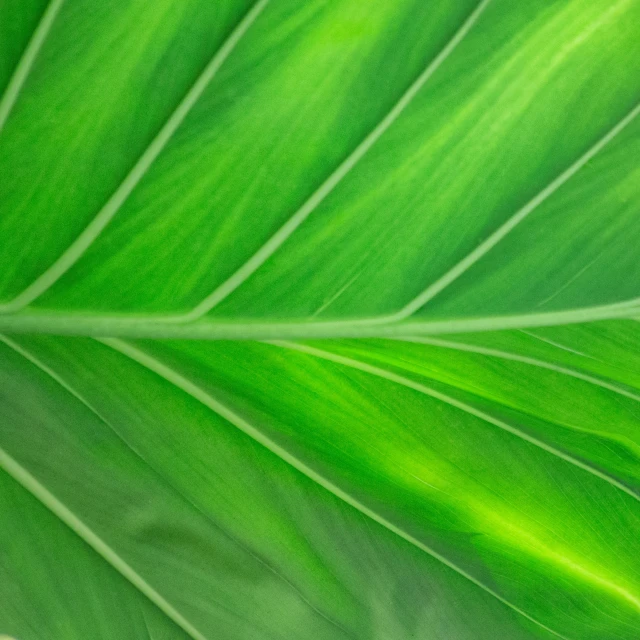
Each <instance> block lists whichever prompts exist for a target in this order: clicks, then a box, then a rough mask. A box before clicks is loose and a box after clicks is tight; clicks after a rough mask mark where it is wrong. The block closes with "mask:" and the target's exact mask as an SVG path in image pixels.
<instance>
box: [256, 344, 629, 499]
mask: <svg viewBox="0 0 640 640" xmlns="http://www.w3.org/2000/svg"><path fill="white" fill-rule="evenodd" d="M268 344H272V345H275V346H278V347H281V348H284V349H290V350H293V351H299V352H301V353H306V354H308V355H311V356H314V357H316V358H321V359H323V360H328V361H330V362H334V363H336V364H341V365H343V366H346V367H351V368H352V369H358V370H360V371H363V372H364V373H368V374H370V375H374V376H376V377H378V378H383V379H385V380H389V381H390V382H394V383H396V384H399V385H402V386H403V387H407V388H409V389H413V390H414V391H418V392H419V393H423V394H424V395H427V396H430V397H431V398H435V399H436V400H439V401H440V402H444V403H446V404H448V405H450V406H452V407H455V408H456V409H460V410H461V411H464V412H465V413H468V414H469V415H472V416H474V417H476V418H478V419H480V420H482V421H484V422H488V423H489V424H492V425H494V426H496V427H498V428H500V429H502V430H504V431H507V432H509V433H511V434H512V435H514V436H516V437H518V438H521V439H522V440H526V441H527V442H529V443H531V444H533V445H535V446H536V447H539V448H540V449H543V450H544V451H546V452H547V453H550V454H551V455H553V456H556V457H558V458H561V459H562V460H564V461H565V462H569V463H570V464H572V465H575V466H576V467H580V468H581V469H583V470H584V471H587V472H588V473H590V474H592V475H594V476H596V477H598V478H600V479H601V480H604V481H605V482H608V483H609V484H611V485H613V486H614V487H617V488H618V489H620V490H621V491H624V492H625V493H627V494H629V495H630V496H631V497H632V498H635V499H636V500H638V501H640V496H638V495H637V494H636V493H635V492H634V491H633V490H631V489H630V488H629V487H627V486H626V485H624V484H623V483H622V482H620V481H619V480H617V479H616V478H614V477H612V476H610V475H608V474H606V473H603V472H602V471H600V470H599V469H596V468H595V467H593V466H591V465H590V464H587V463H585V462H583V461H582V460H579V459H578V458H574V457H573V456H571V455H569V454H567V453H565V452H564V451H562V450H560V449H556V448H555V447H553V446H551V445H549V444H547V443H546V442H544V441H543V440H540V439H538V438H535V437H533V436H531V435H529V434H528V433H526V432H525V431H522V430H521V429H518V428H517V427H514V426H513V425H510V424H508V423H506V422H503V421H502V420H498V419H497V418H494V417H493V416H492V415H489V414H488V413H485V412H484V411H480V410H478V409H476V408H475V407H473V406H471V405H469V404H467V403H465V402H461V401H460V400H457V399H456V398H453V397H451V396H448V395H446V394H444V393H441V392H440V391H437V390H436V389H432V388H431V387H427V386H426V385H423V384H420V383H418V382H414V381H413V380H410V379H409V378H405V377H404V376H400V375H398V374H395V373H393V372H391V371H387V370H386V369H382V368H380V367H376V366H374V365H370V364H367V363H366V362H361V361H360V360H355V359H353V358H348V357H346V356H341V355H338V354H335V353H332V352H330V351H325V350H323V349H318V348H316V347H310V346H308V345H303V344H297V343H294V342H286V341H284V340H272V341H268Z"/></svg>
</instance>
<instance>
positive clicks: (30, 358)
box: [0, 334, 349, 636]
mask: <svg viewBox="0 0 640 640" xmlns="http://www.w3.org/2000/svg"><path fill="white" fill-rule="evenodd" d="M0 342H4V344H6V345H7V346H8V347H9V348H10V349H13V350H14V351H15V352H16V353H18V354H19V355H21V356H22V357H23V358H24V359H25V360H27V361H28V362H30V363H31V364H33V365H34V366H36V367H37V368H38V369H40V370H41V371H43V372H44V373H45V374H47V375H48V376H49V377H50V378H51V379H52V380H55V382H56V383H57V384H59V385H60V386H61V387H62V388H63V389H64V390H65V391H67V392H68V393H69V394H70V395H71V396H73V397H74V398H75V399H76V400H78V401H79V402H80V403H81V404H83V405H84V406H85V407H86V408H87V409H88V410H89V411H90V412H91V413H93V414H94V415H95V416H96V417H97V418H98V419H99V420H100V421H101V422H103V423H104V424H105V425H106V426H107V427H109V429H110V430H111V431H112V432H113V433H114V435H115V436H116V437H117V438H118V440H120V441H121V442H123V443H124V444H125V446H126V447H127V448H128V449H129V450H130V451H131V452H132V453H133V454H134V455H135V456H136V458H138V459H139V460H140V461H141V462H142V463H143V464H144V465H145V466H147V467H149V468H150V469H151V470H152V471H153V472H154V473H155V474H156V475H157V476H158V477H159V478H160V479H161V480H162V482H163V483H164V484H166V486H168V487H170V488H171V490H172V491H174V492H175V493H176V494H177V495H179V496H180V498H181V499H182V500H184V501H185V502H186V503H187V504H189V505H190V506H191V507H193V508H194V509H195V510H196V511H197V512H198V513H200V514H201V515H202V516H204V517H205V518H206V519H207V521H209V522H210V523H211V524H212V525H213V526H214V527H215V528H216V529H218V530H220V531H221V532H222V533H223V534H224V535H225V536H226V537H227V538H229V539H230V540H232V541H233V542H234V544H236V545H238V546H239V547H240V548H242V549H243V550H244V551H245V552H246V553H247V554H248V555H249V556H251V557H252V558H253V559H254V560H255V561H256V562H258V563H259V564H261V565H262V566H264V567H265V568H266V569H267V570H268V571H270V572H271V573H272V574H273V575H274V576H276V577H277V578H278V579H279V580H281V581H282V582H283V583H285V584H286V585H287V586H288V587H289V588H290V589H292V591H294V592H295V593H296V595H297V596H298V597H299V598H300V600H302V602H304V603H305V604H306V605H307V606H308V607H309V608H310V609H311V610H312V611H313V612H314V613H316V614H318V615H319V616H320V617H321V618H323V619H324V620H326V621H327V622H329V623H330V624H331V625H333V626H334V627H336V628H337V629H340V631H342V632H343V633H344V634H345V635H346V636H349V634H348V633H347V632H346V630H345V629H343V628H342V627H341V626H340V625H339V624H337V623H336V622H335V621H334V620H332V619H331V618H329V617H328V616H327V615H326V614H324V613H323V612H322V611H321V610H320V609H318V608H317V607H316V606H315V605H314V604H313V603H312V602H311V601H310V600H308V599H307V598H306V596H305V595H304V594H303V593H302V592H301V591H300V590H299V589H298V587H296V586H295V585H294V584H293V583H292V582H291V581H290V580H289V579H287V578H286V577H285V576H284V575H282V574H281V573H280V572H279V571H277V570H276V569H275V568H274V567H272V566H271V565H270V564H269V563H268V562H266V561H265V560H263V559H262V558H260V557H259V556H257V555H256V554H255V553H254V552H253V551H251V549H249V548H248V547H246V546H245V545H244V543H242V542H240V541H239V540H237V539H236V538H235V537H234V536H232V535H230V534H229V533H228V532H227V531H225V530H224V529H222V527H220V525H218V524H217V523H216V522H215V521H213V520H212V519H211V516H210V515H209V514H208V513H207V512H206V511H203V510H202V509H201V508H200V506H199V505H198V504H196V503H195V502H193V501H192V500H191V499H190V498H188V497H187V496H185V495H184V494H183V493H182V492H181V491H180V490H179V489H177V488H176V487H175V486H174V485H173V483H172V482H170V481H169V480H168V479H167V478H166V477H165V475H164V474H163V473H160V472H159V471H158V470H156V469H155V467H154V466H152V465H151V464H149V462H147V460H145V459H144V458H143V457H142V456H141V455H140V454H139V453H138V452H137V451H136V450H135V449H134V447H132V446H131V445H130V444H129V443H128V442H127V441H126V440H125V439H124V438H123V437H122V436H121V435H120V433H119V432H118V430H117V429H116V428H115V427H114V426H113V425H112V424H111V422H110V421H109V420H107V419H106V418H105V417H104V416H103V415H101V414H100V412H99V411H98V410H97V409H96V408H95V407H94V406H93V405H92V404H91V403H90V402H88V401H87V400H86V399H85V398H84V397H83V396H82V395H81V394H80V393H78V392H77V391H76V390H75V389H74V388H73V387H72V386H71V385H70V384H69V383H68V382H67V381H66V380H64V379H63V378H62V377H61V376H60V375H58V374H57V373H56V372H55V371H54V370H53V369H51V367H49V366H47V365H46V364H45V363H44V362H42V361H41V360H40V359H38V358H37V357H36V356H34V355H33V354H32V353H30V352H29V351H27V350H26V349H24V348H23V347H22V346H20V345H19V344H18V343H16V342H14V341H13V340H11V339H10V338H8V337H7V336H4V335H2V334H0Z"/></svg>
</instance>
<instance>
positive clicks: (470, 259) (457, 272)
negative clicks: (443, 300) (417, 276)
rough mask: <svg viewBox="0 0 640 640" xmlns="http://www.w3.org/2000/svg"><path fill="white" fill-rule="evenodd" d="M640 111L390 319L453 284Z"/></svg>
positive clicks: (411, 311) (416, 307) (405, 313)
mask: <svg viewBox="0 0 640 640" xmlns="http://www.w3.org/2000/svg"><path fill="white" fill-rule="evenodd" d="M638 114H640V104H637V105H636V106H635V107H634V108H633V109H631V111H629V113H627V115H625V116H624V117H623V118H622V120H620V121H619V122H618V123H617V124H616V125H615V126H614V127H613V128H612V129H610V130H609V131H608V132H607V133H606V134H605V135H604V136H603V137H602V138H600V139H599V140H598V141H597V142H596V143H595V144H594V145H593V146H592V147H591V148H590V149H589V150H588V151H587V152H586V153H584V154H583V155H582V156H580V158H578V159H577V160H576V161H575V162H574V163H573V164H572V165H571V166H570V167H568V168H567V169H566V170H565V171H563V172H562V173H561V174H560V175H559V176H558V177H557V178H556V179H555V180H553V181H552V182H550V183H549V184H548V185H547V186H546V187H545V188H544V189H543V190H542V191H540V193H538V195H536V196H535V197H534V198H533V199H531V200H530V201H529V202H528V203H527V204H525V205H524V207H522V208H521V209H519V210H518V211H516V213H514V214H513V215H512V216H511V217H510V218H509V219H508V220H507V221H506V222H504V223H503V224H502V225H501V226H499V227H498V228H497V229H496V230H495V231H494V232H493V233H492V234H491V235H490V236H489V237H488V238H487V239H486V240H484V241H483V242H481V243H480V244H479V245H478V246H477V247H476V248H475V249H473V251H471V252H470V253H468V254H467V255H466V256H465V257H464V258H463V259H462V260H460V262H458V263H457V264H456V265H455V266H454V267H452V268H451V269H449V271H447V272H446V273H445V274H444V275H443V276H441V277H440V278H438V279H437V280H436V281H435V282H434V283H433V284H431V285H429V286H428V287H427V288H426V289H425V290H424V291H423V292H422V293H420V294H419V295H418V296H416V297H415V298H414V299H413V300H411V302H409V303H408V304H406V305H405V306H404V307H403V308H402V309H400V311H398V312H396V313H394V314H391V315H390V316H388V317H387V319H388V320H389V321H390V322H395V321H399V320H404V319H405V318H408V317H409V316H411V315H413V314H414V313H415V312H416V311H418V310H419V309H420V308H421V307H423V306H424V305H425V304H426V303H427V302H429V301H430V300H431V299H433V298H435V297H436V296H437V295H438V294H440V293H441V292H442V291H444V290H445V289H446V288H447V287H449V286H450V285H451V284H452V283H453V282H455V281H456V280H457V279H458V278H459V277H460V276H462V275H463V274H464V273H465V272H466V271H467V270H468V269H470V268H471V267H472V266H473V265H474V264H475V263H476V262H478V261H479V260H481V259H482V258H483V257H484V256H485V255H486V254H487V253H489V251H491V250H492V249H493V248H494V247H495V246H496V245H497V244H499V243H500V242H501V241H502V240H504V238H506V237H507V236H508V235H509V234H510V233H511V232H512V231H513V230H514V229H515V228H516V227H517V226H518V225H519V224H520V223H521V222H523V221H524V220H525V219H526V218H527V217H528V216H529V215H530V214H531V213H533V212H534V211H535V210H536V209H537V208H538V207H539V206H540V205H541V204H542V203H543V202H545V201H546V200H547V199H549V198H550V197H551V196H552V195H553V194H554V193H555V192H556V191H558V190H559V189H560V188H561V187H562V186H563V185H564V184H566V183H567V182H568V181H569V180H571V178H573V177H574V176H575V175H576V174H577V173H578V172H579V171H580V170H581V169H582V168H583V167H584V166H585V165H586V164H587V163H588V162H589V161H591V160H592V159H593V158H594V157H595V156H596V155H597V154H598V153H599V152H600V151H602V149H604V148H605V147H606V146H607V145H608V144H609V143H610V142H611V141H612V140H614V139H615V138H616V137H617V136H618V135H619V134H620V133H621V132H622V131H624V129H625V128H626V127H628V126H629V125H630V124H631V123H632V122H633V121H634V120H635V119H636V117H637V116H638Z"/></svg>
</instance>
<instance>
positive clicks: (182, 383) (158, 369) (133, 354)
mask: <svg viewBox="0 0 640 640" xmlns="http://www.w3.org/2000/svg"><path fill="white" fill-rule="evenodd" d="M100 341H101V342H102V343H103V344H106V345H108V346H110V347H112V348H113V349H116V350H117V351H119V352H120V353H122V354H124V355H126V356H128V357H129V358H131V359H132V360H134V361H136V362H138V363H139V364H141V365H142V366H143V367H146V368H147V369H149V370H150V371H153V372H154V373H156V374H157V375H159V376H160V377H162V378H164V379H165V380H166V381H167V382H170V383H171V384H173V385H174V386H176V387H177V388H179V389H181V390H182V391H184V392H185V393H187V394H188V395H190V396H191V397H193V398H195V399H196V400H198V401H199V402H201V403H202V404H203V405H204V406H206V407H208V408H209V409H211V410H212V411H214V412H215V413H217V414H218V415H219V416H221V417H222V418H224V419H225V420H227V421H228V422H229V423H230V424H232V425H234V426H235V427H237V428H238V429H240V430H241V431H242V432H243V433H245V434H246V435H247V436H249V437H250V438H252V439H253V440H255V441H256V442H258V443H260V444H261V445H262V446H264V447H266V448H267V449H268V450H269V451H271V452H272V453H274V454H275V455H277V456H278V457H279V458H280V459H282V460H284V461H285V462H287V463H288V464H290V465H291V466H292V467H294V468H295V469H297V470H298V471H300V472H301V473H303V474H304V475H305V476H307V477H308V478H310V479H311V480H313V481H314V482H316V483H317V484H319V485H320V486H322V487H324V488H325V489H326V490H327V491H329V492H331V493H332V494H333V495H335V496H337V497H338V498H340V499H341V500H343V501H344V502H346V503H347V504H349V505H351V506H352V507H354V508H355V509H357V510H358V511H360V512H361V513H363V514H364V515H366V516H368V517H369V518H371V519H372V520H374V521H375V522H377V523H378V524H380V525H382V526H383V527H385V528H386V529H388V530H389V531H391V532H393V533H395V534H396V535H398V536H400V537H401V538H403V539H404V540H406V541H407V542H410V543H411V544H413V545H414V546H416V547H417V548H419V549H421V550H422V551H424V552H426V553H428V554H429V555H430V556H432V557H433V558H435V559H436V560H438V561H440V562H441V563H443V564H444V565H446V566H447V567H449V568H450V569H452V570H453V571H455V572H456V573H458V574H460V575H461V576H463V577H465V578H466V579H468V580H469V581H471V582H473V584H475V585H476V586H478V587H480V588H481V589H482V590H483V591H485V592H487V593H489V594H490V595H492V596H493V597H495V598H496V599H498V600H499V601H500V602H502V603H503V604H505V605H506V606H507V607H509V608H510V609H512V610H513V611H516V612H517V613H519V614H520V615H522V616H524V617H525V618H527V619H528V620H530V621H531V622H533V623H535V624H537V625H539V626H540V627H541V628H543V629H545V630H546V631H548V632H549V633H551V634H553V635H555V636H557V637H559V638H563V639H564V640H569V639H568V638H566V636H563V635H561V634H560V633H558V632H557V631H554V630H553V629H550V628H549V627H547V626H546V625H544V624H543V623H541V622H539V621H538V620H536V619H535V618H533V617H532V616H530V615H529V614H528V613H526V612H525V611H524V610H522V609H520V608H519V607H517V606H516V605H514V604H512V603H511V602H509V601H508V600H506V599H505V598H503V597H502V596H501V595H500V594H499V593H497V592H496V591H494V590H493V589H491V588H490V587H488V586H487V585H485V584H484V583H482V582H481V581H480V580H478V579H477V578H475V577H474V576H472V575H471V574H470V573H467V572H466V571H465V570H464V569H462V568H461V567H458V566H457V565H456V564H454V563H453V562H452V561H451V560H449V559H447V558H446V557H445V556H443V555H441V554H440V553H438V552H437V551H435V550H434V549H431V548H430V547H428V546H427V545H425V544H424V543H423V542H420V540H418V539H417V538H414V537H413V536H412V535H411V534H409V533H407V532H406V531H404V530H403V529H401V528H400V527H398V526H396V525H394V524H393V523H392V522H390V521H389V520H387V519H385V518H384V517H382V516H381V515H379V514H378V513H376V512H375V511H373V510H372V509H370V508H368V507H367V506H366V505H364V504H363V503H361V502H360V501H358V500H357V499H356V498H354V497H353V496H351V495H350V494H348V493H346V492H345V491H343V490H342V489H340V487H338V486H337V485H335V484H333V483H332V482H331V481H330V480H328V479H327V478H325V477H324V476H322V475H321V474H319V473H318V472H316V471H314V470H313V469H312V468H311V467H309V466H308V465H306V464H305V463H304V462H302V461H301V460H299V459H298V458H296V457H295V456H293V455H292V454H290V453H289V452H288V451H287V450H286V449H284V448H283V447H281V446H280V445H278V444H277V443H276V442H274V441H273V440H271V439H270V438H269V437H267V436H266V435H264V434H263V433H262V432H261V431H260V430H259V429H257V428H256V427H255V426H253V425H252V424H250V423H249V422H248V421H247V420H245V419H244V418H242V417H241V416H240V415H238V414H237V413H235V412H234V411H233V410H231V409H230V408H228V407H227V406H225V405H224V404H222V403H221V402H219V401H218V400H216V399H215V398H214V397H213V396H212V395H211V394H210V393H208V392H207V391H205V390H204V389H202V388H201V387H199V386H198V385H197V384H195V383H194V382H192V381H191V380H189V379H188V378H185V377H184V376H182V375H181V374H179V373H178V372H177V371H175V370H174V369H172V368H171V367H169V366H167V365H166V364H164V363H162V362H160V361H159V360H157V359H156V358H154V357H153V356H151V355H149V354H148V353H145V352H144V351H142V350H140V349H139V348H137V347H134V346H133V345H131V344H128V343H126V342H123V341H122V340H117V339H114V338H102V339H100Z"/></svg>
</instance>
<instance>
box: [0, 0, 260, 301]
mask: <svg viewBox="0 0 640 640" xmlns="http://www.w3.org/2000/svg"><path fill="white" fill-rule="evenodd" d="M268 3H269V0H259V1H258V2H257V3H256V4H255V5H254V6H253V7H252V9H251V10H250V11H249V12H248V13H247V14H246V16H245V17H244V18H243V19H242V21H241V22H240V23H239V24H238V25H237V26H236V28H235V29H234V30H233V32H232V33H231V35H230V36H229V37H228V38H227V40H226V41H225V42H224V43H223V45H222V46H221V47H220V49H218V51H217V52H216V54H215V55H214V56H213V58H212V59H211V60H210V61H209V63H208V64H207V66H206V67H205V69H204V71H203V72H202V73H201V74H200V76H199V77H198V78H197V80H196V81H195V83H194V84H193V85H192V86H191V88H190V89H189V91H188V92H187V94H186V95H185V97H184V98H183V99H182V101H181V102H180V104H179V105H178V106H177V107H176V109H175V111H174V112H173V113H172V114H171V116H170V117H169V119H168V120H167V121H166V122H165V124H164V125H163V127H162V128H161V129H160V131H159V133H158V134H157V135H156V137H155V138H154V139H153V141H152V142H151V144H150V145H149V146H148V147H147V148H146V149H145V151H144V153H143V154H142V156H140V158H139V159H138V161H137V162H136V164H135V165H134V167H133V168H132V169H131V171H130V172H129V174H128V175H127V177H126V178H125V179H124V181H123V182H122V183H121V184H120V186H119V187H118V188H117V189H116V191H115V192H114V193H113V195H112V196H111V197H110V198H109V200H108V201H107V203H106V204H105V205H104V207H102V209H101V210H100V211H99V212H98V213H97V215H96V216H95V217H94V218H93V220H91V222H90V223H89V224H88V225H87V226H86V227H85V228H84V230H83V231H82V232H81V233H80V235H79V236H78V237H77V238H76V239H75V240H74V242H73V243H72V244H71V245H70V246H69V247H68V248H67V249H66V250H65V251H64V253H62V255H60V257H59V258H58V259H57V260H56V261H55V262H54V263H53V264H52V265H51V266H50V267H49V268H48V269H47V270H46V271H44V273H42V274H41V275H40V276H38V277H37V278H36V279H35V280H34V281H33V282H32V283H31V284H30V285H29V286H28V287H27V288H26V289H24V290H23V291H22V293H20V294H18V295H17V296H16V297H15V298H14V299H13V300H12V301H10V302H8V303H6V304H3V305H0V313H12V312H15V311H18V310H19V309H22V308H23V307H25V306H26V305H28V304H30V303H31V302H33V301H34V300H35V299H36V298H38V297H39V296H41V295H42V294H43V293H44V292H45V291H47V290H48V289H49V288H50V287H51V286H53V285H54V284H55V283H56V282H57V280H58V279H59V278H61V277H62V276H63V275H64V274H65V273H66V272H67V271H68V270H69V269H70V268H71V267H72V266H73V265H74V264H75V263H76V262H77V261H78V260H79V259H80V258H81V257H82V256H83V255H84V253H85V252H86V251H87V249H89V247H90V246H91V245H92V244H93V243H94V242H95V240H96V239H97V238H98V237H99V236H100V234H101V233H102V232H103V231H104V229H105V228H106V227H107V225H108V224H109V223H110V222H111V220H112V219H113V218H114V216H115V215H116V214H117V213H118V211H119V210H120V208H121V207H122V205H123V204H124V203H125V202H126V200H127V199H128V197H129V196H130V195H131V193H132V192H133V190H134V189H135V188H136V186H137V185H138V184H139V183H140V181H141V180H142V179H143V178H144V176H145V175H146V174H147V172H148V171H149V169H150V168H151V165H152V164H153V163H154V162H155V160H156V158H157V157H158V156H159V155H160V153H161V152H162V151H163V149H164V148H165V147H166V145H167V144H168V142H169V141H170V140H171V138H172V137H173V135H174V134H175V132H176V131H177V130H178V128H179V127H180V125H181V124H182V123H183V121H184V120H185V118H186V117H187V115H188V114H189V112H190V111H191V109H192V108H193V106H194V105H195V104H196V102H197V101H198V100H199V98H200V96H201V95H202V94H203V93H204V91H205V90H206V88H207V87H208V85H209V84H210V83H211V81H212V80H213V78H214V77H215V76H216V74H217V73H218V70H219V69H220V67H221V66H222V64H223V63H224V62H225V60H226V59H227V58H228V57H229V55H230V54H231V52H232V51H233V50H234V49H235V47H236V45H237V44H238V42H239V41H240V40H241V39H242V37H243V36H244V34H245V33H246V32H247V30H248V29H249V27H250V26H251V25H252V24H253V23H254V22H255V20H256V19H257V18H258V16H259V15H260V13H262V11H263V10H264V8H265V7H266V6H267V4H268Z"/></svg>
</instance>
